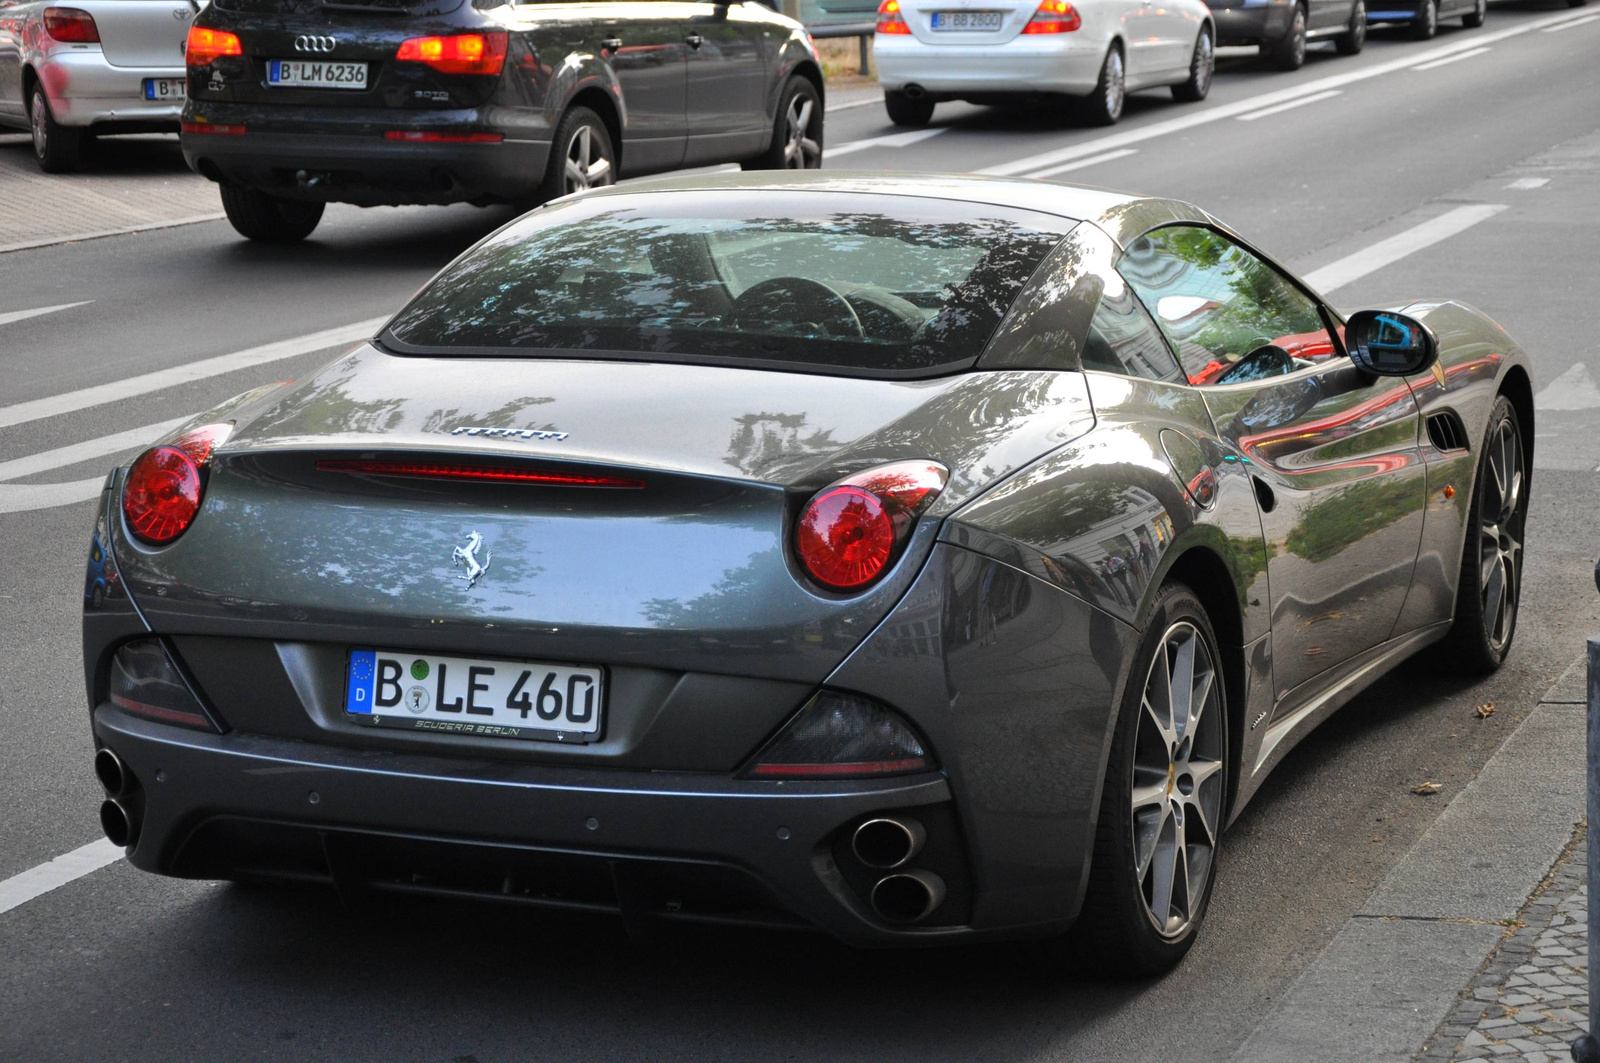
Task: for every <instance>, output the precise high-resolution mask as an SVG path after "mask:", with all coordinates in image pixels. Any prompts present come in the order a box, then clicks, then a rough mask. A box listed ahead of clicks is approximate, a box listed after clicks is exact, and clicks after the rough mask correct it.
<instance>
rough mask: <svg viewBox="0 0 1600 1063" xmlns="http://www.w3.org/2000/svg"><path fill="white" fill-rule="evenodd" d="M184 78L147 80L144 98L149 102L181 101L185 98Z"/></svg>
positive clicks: (145, 81) (145, 80)
mask: <svg viewBox="0 0 1600 1063" xmlns="http://www.w3.org/2000/svg"><path fill="white" fill-rule="evenodd" d="M185 87H186V86H185V85H184V79H183V78H145V79H144V98H145V99H147V100H181V99H183V97H184V94H185V93H184V89H185Z"/></svg>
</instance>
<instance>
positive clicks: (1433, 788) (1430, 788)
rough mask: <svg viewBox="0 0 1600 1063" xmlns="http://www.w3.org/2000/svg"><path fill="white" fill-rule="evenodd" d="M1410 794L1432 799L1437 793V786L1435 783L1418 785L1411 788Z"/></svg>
mask: <svg viewBox="0 0 1600 1063" xmlns="http://www.w3.org/2000/svg"><path fill="white" fill-rule="evenodd" d="M1411 792H1412V793H1414V794H1417V795H1419V796H1421V797H1432V796H1433V795H1434V794H1436V793H1438V792H1439V784H1438V783H1436V782H1424V783H1418V784H1417V785H1415V786H1413V787H1412V788H1411Z"/></svg>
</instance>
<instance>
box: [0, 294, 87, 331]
mask: <svg viewBox="0 0 1600 1063" xmlns="http://www.w3.org/2000/svg"><path fill="white" fill-rule="evenodd" d="M92 302H94V300H93V299H85V300H83V301H82V302H78V303H60V304H58V305H56V306H40V307H35V308H34V309H32V310H8V311H6V312H5V313H3V314H0V325H9V324H11V323H12V322H13V321H26V320H28V318H30V317H38V316H39V315H41V314H53V313H55V312H56V311H57V310H71V309H72V308H73V307H75V306H88V305H89V304H90V303H92Z"/></svg>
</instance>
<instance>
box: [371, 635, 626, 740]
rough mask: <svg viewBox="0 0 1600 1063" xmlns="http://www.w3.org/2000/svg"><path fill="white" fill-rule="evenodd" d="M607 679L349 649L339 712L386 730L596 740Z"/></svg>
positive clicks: (581, 672) (569, 670)
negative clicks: (341, 709) (401, 728)
mask: <svg viewBox="0 0 1600 1063" xmlns="http://www.w3.org/2000/svg"><path fill="white" fill-rule="evenodd" d="M604 682H605V675H604V673H603V672H602V671H601V670H600V669H599V668H584V667H573V666H570V665H564V664H543V663H540V662H538V661H512V660H505V659H493V658H469V657H438V656H435V655H433V654H428V653H405V652H400V651H394V650H359V649H358V650H352V651H351V652H350V665H349V673H348V675H347V677H346V682H345V703H344V708H345V712H346V713H348V714H349V715H350V716H351V717H352V718H354V719H357V720H359V721H360V722H361V723H366V724H374V725H380V726H387V727H405V728H409V729H411V730H417V731H442V732H445V733H448V734H464V735H486V736H490V737H495V738H527V739H534V740H536V741H545V742H578V743H582V742H593V741H595V740H597V739H598V738H599V737H600V722H601V716H602V714H603V712H604V706H605V690H604Z"/></svg>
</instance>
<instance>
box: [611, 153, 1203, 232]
mask: <svg viewBox="0 0 1600 1063" xmlns="http://www.w3.org/2000/svg"><path fill="white" fill-rule="evenodd" d="M746 190H748V191H763V192H774V191H782V192H819V193H848V194H851V195H880V196H919V197H924V198H928V199H949V200H958V201H963V202H967V203H975V204H984V205H988V206H1000V207H1015V208H1020V209H1022V210H1031V211H1037V212H1039V213H1041V214H1053V215H1055V216H1057V217H1061V218H1067V219H1070V220H1072V221H1089V222H1094V223H1095V224H1096V225H1099V226H1100V227H1101V228H1102V229H1105V230H1106V232H1107V233H1109V234H1110V235H1111V237H1112V238H1113V239H1115V240H1117V241H1118V242H1119V243H1120V242H1122V241H1123V240H1124V239H1125V238H1126V237H1129V236H1137V235H1138V234H1139V233H1141V232H1144V231H1146V230H1147V229H1150V228H1152V227H1154V226H1155V225H1159V224H1161V223H1163V222H1165V221H1193V222H1202V223H1203V222H1207V221H1210V220H1211V218H1210V216H1209V215H1207V214H1206V213H1205V212H1204V211H1202V210H1200V209H1199V208H1198V207H1195V206H1192V205H1190V204H1188V203H1184V202H1182V201H1180V200H1175V199H1158V198H1153V197H1149V196H1139V195H1134V194H1131V193H1128V192H1113V191H1110V190H1108V189H1104V188H1093V187H1089V186H1085V185H1067V184H1057V183H1056V182H1054V181H1040V180H1035V179H1031V178H1020V177H984V176H979V175H976V174H961V173H883V172H878V171H851V170H825V171H818V170H806V171H777V172H771V173H760V172H756V173H713V174H696V175H692V176H676V177H662V178H654V179H651V180H647V181H630V182H628V183H627V184H626V185H612V186H610V187H607V188H603V189H596V190H594V191H591V192H586V193H583V194H584V196H585V197H586V198H587V197H593V196H617V195H622V196H626V195H639V194H645V193H654V192H682V193H692V192H731V191H746Z"/></svg>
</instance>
